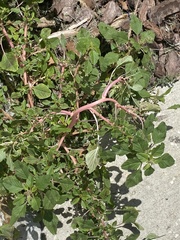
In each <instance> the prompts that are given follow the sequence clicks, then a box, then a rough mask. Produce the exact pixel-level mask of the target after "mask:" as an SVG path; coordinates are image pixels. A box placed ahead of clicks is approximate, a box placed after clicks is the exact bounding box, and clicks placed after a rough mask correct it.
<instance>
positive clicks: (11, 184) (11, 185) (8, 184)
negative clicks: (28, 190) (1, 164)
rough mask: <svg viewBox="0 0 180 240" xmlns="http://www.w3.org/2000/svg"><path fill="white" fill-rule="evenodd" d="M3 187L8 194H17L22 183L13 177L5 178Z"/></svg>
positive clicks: (21, 187)
mask: <svg viewBox="0 0 180 240" xmlns="http://www.w3.org/2000/svg"><path fill="white" fill-rule="evenodd" d="M3 185H4V187H5V188H6V189H7V190H8V191H9V192H10V193H18V192H20V191H22V190H23V186H22V183H21V182H20V181H19V180H18V179H17V178H16V177H15V176H9V177H5V178H4V179H3Z"/></svg>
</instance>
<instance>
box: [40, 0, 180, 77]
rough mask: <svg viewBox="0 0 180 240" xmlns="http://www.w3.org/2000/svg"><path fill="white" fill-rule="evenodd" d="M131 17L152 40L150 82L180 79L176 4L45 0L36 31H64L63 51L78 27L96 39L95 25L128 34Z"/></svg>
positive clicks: (169, 0)
mask: <svg viewBox="0 0 180 240" xmlns="http://www.w3.org/2000/svg"><path fill="white" fill-rule="evenodd" d="M132 13H134V14H136V15H137V16H138V17H139V18H140V19H141V21H142V23H143V27H144V29H150V30H152V31H154V33H155V36H156V37H155V41H154V43H153V44H152V45H151V46H150V47H151V48H152V49H153V50H154V53H155V58H154V59H153V61H154V63H155V71H154V76H153V79H152V80H153V81H156V80H157V79H163V78H167V77H169V78H170V79H171V80H172V79H173V80H176V77H178V76H179V75H180V34H179V33H180V0H111V1H108V0H47V1H45V2H44V3H42V4H41V5H40V17H41V21H40V23H39V24H38V27H39V28H43V27H50V28H52V32H55V34H56V32H57V31H65V34H67V38H68V39H69V42H68V44H67V48H73V44H72V39H71V40H70V37H72V36H74V35H75V34H76V33H77V32H78V30H79V29H80V28H81V27H84V28H87V29H88V30H89V31H90V32H91V34H92V35H93V36H98V35H99V31H98V28H97V25H98V23H99V22H104V23H106V24H109V25H111V26H112V27H114V28H116V29H118V30H119V31H121V30H125V31H129V33H130V31H131V30H130V17H131V14H132Z"/></svg>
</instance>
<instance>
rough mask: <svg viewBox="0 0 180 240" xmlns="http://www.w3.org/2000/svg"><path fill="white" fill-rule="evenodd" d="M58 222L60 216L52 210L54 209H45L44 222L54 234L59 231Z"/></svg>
mask: <svg viewBox="0 0 180 240" xmlns="http://www.w3.org/2000/svg"><path fill="white" fill-rule="evenodd" d="M58 222H59V220H58V217H57V216H56V215H55V214H54V213H53V212H52V210H50V211H48V210H45V214H44V217H43V223H44V225H45V226H46V227H47V229H48V230H49V231H50V232H51V233H52V234H53V235H55V234H56V232H57V225H58Z"/></svg>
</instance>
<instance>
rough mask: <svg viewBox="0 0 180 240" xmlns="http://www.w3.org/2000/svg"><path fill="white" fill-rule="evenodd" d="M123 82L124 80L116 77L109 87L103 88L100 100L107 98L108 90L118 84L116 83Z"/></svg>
mask: <svg viewBox="0 0 180 240" xmlns="http://www.w3.org/2000/svg"><path fill="white" fill-rule="evenodd" d="M124 81H125V79H124V78H123V77H118V78H117V79H116V80H114V81H113V82H112V83H111V84H109V85H108V86H107V87H106V88H105V90H104V92H103V94H102V98H106V96H107V94H108V92H109V90H110V89H111V88H112V86H114V85H115V84H116V83H118V82H124Z"/></svg>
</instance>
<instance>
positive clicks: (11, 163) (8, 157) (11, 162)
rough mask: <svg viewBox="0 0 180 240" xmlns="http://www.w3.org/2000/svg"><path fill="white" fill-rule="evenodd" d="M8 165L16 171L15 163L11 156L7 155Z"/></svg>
mask: <svg viewBox="0 0 180 240" xmlns="http://www.w3.org/2000/svg"><path fill="white" fill-rule="evenodd" d="M6 163H7V165H8V167H9V169H10V170H11V171H14V163H13V161H12V158H11V155H10V154H9V155H7V158H6Z"/></svg>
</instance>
